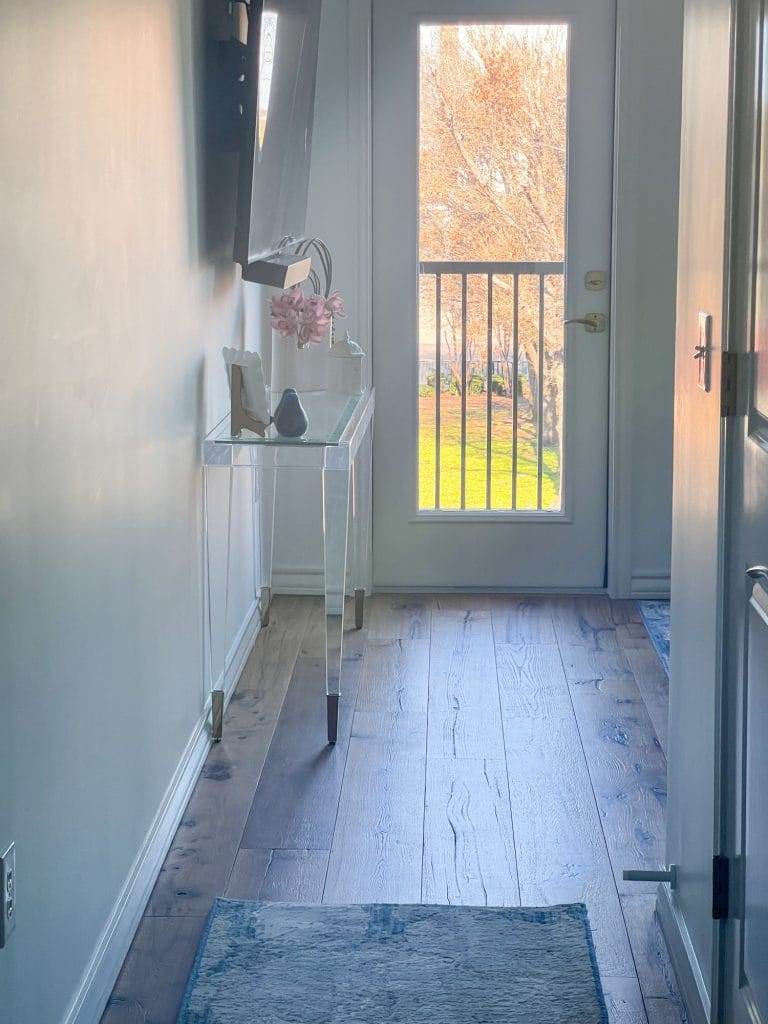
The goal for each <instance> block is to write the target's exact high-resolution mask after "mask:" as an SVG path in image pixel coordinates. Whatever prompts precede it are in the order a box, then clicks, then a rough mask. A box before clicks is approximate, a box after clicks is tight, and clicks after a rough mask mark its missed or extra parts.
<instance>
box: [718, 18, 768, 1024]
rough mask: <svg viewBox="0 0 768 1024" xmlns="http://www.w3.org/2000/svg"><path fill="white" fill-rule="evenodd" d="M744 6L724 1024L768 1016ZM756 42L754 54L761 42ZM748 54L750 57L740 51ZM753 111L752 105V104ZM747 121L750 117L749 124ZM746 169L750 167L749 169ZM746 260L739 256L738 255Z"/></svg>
mask: <svg viewBox="0 0 768 1024" xmlns="http://www.w3.org/2000/svg"><path fill="white" fill-rule="evenodd" d="M745 10H746V11H748V13H749V15H750V16H754V18H755V22H756V23H757V24H758V26H759V30H758V37H762V39H761V41H762V64H763V67H762V86H763V89H762V97H760V99H759V101H758V105H757V106H758V116H757V119H756V121H757V126H758V141H759V143H760V145H759V150H758V151H759V153H760V154H761V156H760V158H759V163H758V188H757V190H756V194H757V210H756V211H755V213H754V218H753V219H754V223H755V227H756V230H755V232H754V237H755V239H756V252H755V259H754V275H753V280H754V306H753V310H754V313H753V324H752V329H751V331H749V332H748V333H749V339H748V344H747V345H746V346H745V348H746V349H747V352H748V355H747V357H746V359H745V360H744V364H743V365H744V367H745V369H746V368H747V367H748V368H750V370H751V373H750V374H749V379H748V380H747V382H746V384H747V387H746V388H745V389H744V390H745V391H746V392H747V399H746V402H745V405H746V408H745V410H744V412H745V415H744V417H743V425H744V430H743V433H742V434H741V438H740V445H741V449H742V450H741V452H740V455H741V458H740V459H739V458H738V456H737V458H736V460H735V461H736V462H737V464H739V463H740V466H741V472H740V473H737V474H736V476H737V484H736V494H735V495H734V498H735V500H734V501H733V506H734V520H735V521H734V527H735V529H734V533H735V535H736V537H737V538H738V542H737V545H736V555H737V557H736V558H734V560H733V561H734V564H733V566H732V574H733V583H734V587H733V593H734V598H733V599H732V611H733V615H732V628H733V629H735V630H737V631H738V632H739V633H740V634H741V637H742V641H743V642H742V644H740V645H738V647H740V649H741V653H742V657H741V659H740V662H739V663H737V665H735V666H734V671H733V676H734V682H735V684H736V685H735V687H734V691H735V692H734V694H733V699H732V702H731V711H730V714H729V716H728V717H729V718H730V719H731V720H732V721H734V723H735V735H734V737H733V740H734V742H733V748H734V751H735V759H734V760H733V761H730V762H729V761H728V754H729V753H730V751H727V752H726V763H730V764H731V767H732V771H731V772H730V773H729V774H730V776H731V777H730V778H729V780H728V783H729V784H728V785H727V786H726V793H727V802H728V809H727V810H728V813H727V819H728V820H729V821H730V823H731V826H732V830H733V833H734V835H733V836H732V841H731V842H730V843H729V853H731V854H732V855H733V856H732V863H733V869H732V870H733V874H734V878H733V883H734V884H732V886H731V896H732V899H731V903H732V906H731V914H730V917H731V921H730V927H729V929H728V937H729V946H730V950H729V952H730V955H729V956H728V957H727V958H726V971H727V974H726V976H727V978H728V983H727V986H726V987H727V995H728V997H729V1004H728V1005H727V1007H726V1011H725V1014H724V1019H725V1020H726V1021H728V1022H729V1024H731V1022H732V1024H768V814H767V813H766V810H767V809H768V568H766V567H767V566H768V262H767V261H768V149H767V148H766V147H767V146H768V92H767V91H766V90H767V89H768V80H767V79H766V73H767V72H768V54H767V53H766V49H765V42H766V38H767V37H766V21H765V11H764V5H763V3H762V2H761V0H752V2H750V3H749V4H747V5H745ZM754 49H755V51H756V52H757V53H758V54H760V52H761V47H760V46H759V45H758V46H756V47H755V48H754ZM745 62H746V57H745ZM750 115H751V111H750ZM749 122H751V116H750V117H749V118H747V119H745V123H749ZM746 177H747V178H748V176H746ZM739 265H743V264H739Z"/></svg>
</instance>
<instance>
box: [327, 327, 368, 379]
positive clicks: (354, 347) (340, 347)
mask: <svg viewBox="0 0 768 1024" xmlns="http://www.w3.org/2000/svg"><path fill="white" fill-rule="evenodd" d="M331 356H332V357H333V359H335V360H337V362H336V364H335V365H334V366H333V367H332V368H331V377H332V384H331V387H332V389H333V390H334V391H339V392H341V393H342V394H347V395H359V394H361V393H362V390H363V359H364V358H365V353H364V352H363V350H362V349H361V348H360V346H359V345H358V344H357V342H356V341H352V338H351V337H350V334H349V331H347V332H346V333H345V335H344V337H343V338H340V339H339V340H338V341H335V342H334V343H333V347H332V348H331Z"/></svg>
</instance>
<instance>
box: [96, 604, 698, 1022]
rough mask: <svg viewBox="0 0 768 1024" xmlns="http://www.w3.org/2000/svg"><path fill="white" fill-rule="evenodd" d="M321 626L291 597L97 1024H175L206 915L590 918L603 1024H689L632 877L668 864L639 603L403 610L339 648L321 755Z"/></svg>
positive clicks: (650, 898)
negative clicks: (288, 905) (332, 718)
mask: <svg viewBox="0 0 768 1024" xmlns="http://www.w3.org/2000/svg"><path fill="white" fill-rule="evenodd" d="M322 629H323V620H322V614H321V608H320V605H319V603H318V602H317V601H316V600H314V599H311V598H278V599H276V600H275V602H274V604H273V609H272V622H271V625H270V626H269V628H268V629H266V630H264V631H262V634H261V635H260V637H259V639H258V641H257V644H256V647H255V649H254V651H253V654H252V656H251V658H250V660H249V663H248V666H247V668H246V671H245V672H244V674H243V678H242V680H241V682H240V685H239V687H238V690H237V692H236V694H235V696H234V698H233V700H232V702H231V704H230V707H229V710H228V713H227V717H226V721H225V730H224V740H223V742H222V743H221V744H220V745H219V746H217V747H215V748H213V749H212V751H211V754H210V757H209V758H208V761H207V763H206V767H205V769H204V770H203V773H202V776H201V778H200V781H199V783H198V785H197V787H196V789H195V792H194V794H193V796H192V799H191V801H190V804H189V807H188V808H187V811H186V814H185V816H184V819H183V821H182V824H181V826H180V828H179V831H178V834H177V836H176V839H175V841H174V844H173V847H172V849H171V851H170V853H169V855H168V858H167V861H166V864H165V866H164V868H163V870H162V873H161V875H160V878H159V880H158V882H157V885H156V887H155V890H154V892H153V894H152V897H151V899H150V901H149V905H148V906H147V909H146V913H145V915H144V918H143V920H142V922H141V925H140V927H139V930H138V932H137V935H136V938H135V940H134V943H133V946H132V948H131V951H130V953H129V955H128V958H127V960H126V962H125V965H124V968H123V971H122V973H121V975H120V978H119V980H118V982H117V985H116V986H115V990H114V993H113V995H112V998H111V1000H110V1002H109V1005H108V1007H107V1009H106V1011H105V1014H104V1018H103V1024H139V1022H141V1024H173V1022H175V1020H176V1013H177V1011H178V1006H179V1001H180V999H181V994H182V991H183V988H184V985H185V983H186V980H187V975H188V973H189V970H190V967H191V965H192V960H193V957H194V953H195V949H196V947H197V943H198V939H199V937H200V934H201V931H202V927H203V923H204V919H205V915H206V914H207V913H208V910H209V908H210V906H211V903H212V901H213V899H214V897H215V896H217V895H222V894H223V895H225V896H229V897H232V898H247V899H259V900H288V901H298V902H320V901H325V902H329V903H357V902H393V903H419V902H427V903H431V902H434V903H468V904H484V903H488V904H497V905H498V904H511V905H517V904H523V905H526V906H536V905H542V904H552V903H563V902H575V901H583V902H584V903H586V904H587V907H588V910H589V917H590V921H591V924H592V929H593V933H594V938H595V945H596V951H597V958H598V962H599V966H600V972H601V976H602V981H603V987H604V990H605V993H606V998H607V1001H608V1003H609V1009H610V1019H611V1022H612V1024H618V1022H622V1024H624V1022H626V1024H630V1022H631V1024H642V1022H647V1024H680V1022H681V1021H683V1020H685V1017H684V1013H683V1010H682V1008H681V1004H680V1000H679V997H678V994H677V989H676V986H675V981H674V978H673V974H672V971H671V968H670V965H669V961H668V958H667V953H666V949H665V947H664V943H663V940H662V938H661V935H660V933H659V930H658V927H657V924H656V921H655V918H654V899H655V897H654V889H655V887H654V886H653V885H645V884H640V885H638V884H631V883H625V882H623V881H622V878H621V872H622V869H623V868H625V867H657V866H660V865H661V864H662V862H663V859H664V829H665V822H664V812H665V796H666V784H665V776H666V759H665V744H666V704H667V685H666V677H665V676H664V673H663V671H662V669H661V667H660V665H659V662H658V659H657V657H656V654H655V652H654V650H653V648H652V647H651V645H650V642H649V640H648V638H647V635H646V633H645V630H644V627H643V625H642V623H641V621H640V618H639V615H638V613H637V611H636V608H635V606H634V604H633V603H631V602H616V601H610V600H609V599H607V598H605V597H572V596H567V597H565V596H564V597H467V596H451V597H424V596H419V597H393V596H392V595H381V596H377V597H375V598H373V599H372V600H370V601H369V602H368V605H367V608H366V626H365V629H364V630H363V631H362V632H360V633H355V632H349V633H348V634H347V644H346V653H345V665H344V671H343V688H344V695H343V698H342V705H341V722H340V729H339V743H338V745H337V746H336V747H335V748H329V747H327V746H326V744H325V736H324V730H325V699H324V691H323V682H322V679H323V660H322V654H323V634H322Z"/></svg>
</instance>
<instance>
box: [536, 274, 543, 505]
mask: <svg viewBox="0 0 768 1024" xmlns="http://www.w3.org/2000/svg"><path fill="white" fill-rule="evenodd" d="M538 357H539V387H538V394H537V396H536V507H537V508H538V509H541V499H542V481H543V477H544V275H543V274H539V351H538Z"/></svg>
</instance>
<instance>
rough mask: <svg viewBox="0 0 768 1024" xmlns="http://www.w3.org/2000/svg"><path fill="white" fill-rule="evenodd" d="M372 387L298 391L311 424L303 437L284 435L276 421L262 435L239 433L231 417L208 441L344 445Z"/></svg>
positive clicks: (272, 400) (273, 401) (273, 398)
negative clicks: (342, 391)
mask: <svg viewBox="0 0 768 1024" xmlns="http://www.w3.org/2000/svg"><path fill="white" fill-rule="evenodd" d="M372 394H373V392H372V390H371V389H366V390H365V391H363V392H362V393H361V394H358V395H349V394H339V393H337V392H333V391H305V392H299V398H300V399H301V404H302V406H303V407H304V411H305V412H306V414H307V419H308V421H309V426H308V427H307V431H306V433H305V434H304V436H303V437H281V436H280V435H279V434H278V433H277V430H276V428H275V425H274V424H270V426H269V427H268V428H267V432H266V435H265V436H264V437H262V436H261V435H259V434H256V433H253V432H252V431H250V430H243V431H241V433H240V434H238V435H237V436H233V435H232V433H231V431H230V423H229V416H225V418H224V419H223V420H222V421H221V422H220V423H218V424H217V425H216V426H215V427H214V428H213V430H212V431H211V432H210V433H209V434H208V436H207V437H206V439H205V441H206V444H211V443H213V444H216V445H253V446H256V447H270V446H271V447H286V446H288V447H295V448H312V447H328V446H334V445H340V444H343V443H344V441H345V433H348V432H349V428H350V427H351V426H352V425H353V424H354V422H356V420H357V418H358V415H356V414H359V413H360V412H361V411H362V410H363V409H364V407H365V406H366V405H367V404H368V403H369V402H370V400H371V398H372ZM279 397H280V396H279V395H276V396H270V408H272V409H273V410H274V408H275V407H276V405H277V402H278V401H279Z"/></svg>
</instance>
